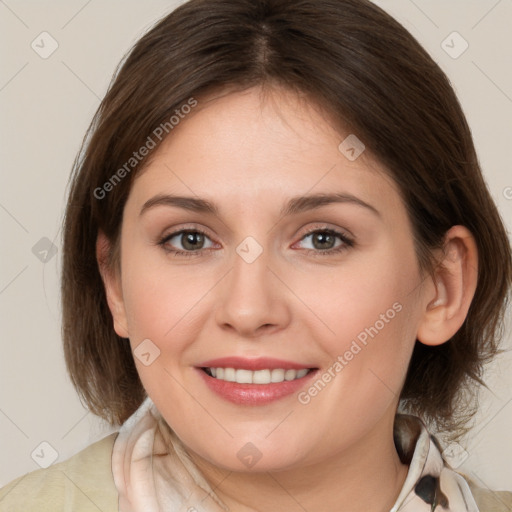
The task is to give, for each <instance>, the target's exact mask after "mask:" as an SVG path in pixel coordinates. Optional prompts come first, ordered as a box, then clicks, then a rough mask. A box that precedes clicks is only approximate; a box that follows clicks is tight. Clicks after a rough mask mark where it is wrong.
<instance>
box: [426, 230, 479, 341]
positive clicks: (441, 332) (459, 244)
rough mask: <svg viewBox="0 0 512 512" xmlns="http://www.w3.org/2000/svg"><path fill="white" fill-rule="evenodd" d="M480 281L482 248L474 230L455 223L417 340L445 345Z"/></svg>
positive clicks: (431, 287) (430, 289)
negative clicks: (475, 238)
mask: <svg viewBox="0 0 512 512" xmlns="http://www.w3.org/2000/svg"><path fill="white" fill-rule="evenodd" d="M477 281H478V250H477V247H476V242H475V240H474V237H473V235H472V234H471V232H470V231H469V230H468V229H467V228H466V227H464V226H453V227H452V228H451V229H450V230H448V232H447V233H446V235H445V241H444V251H443V256H442V258H441V261H440V262H439V265H438V267H437V269H436V271H435V279H434V280H433V281H431V282H430V286H428V287H425V288H426V290H427V291H426V294H425V303H426V306H425V309H424V312H423V315H422V318H421V321H420V324H419V326H418V332H417V336H416V337H417V339H418V341H420V342H421V343H423V344H425V345H441V344H442V343H445V342H446V341H448V340H449V339H450V338H451V337H452V336H453V335H454V334H455V333H456V332H457V331H458V330H459V329H460V327H461V326H462V324H463V323H464V320H465V319H466V316H467V314H468V311H469V307H470V305H471V302H472V300H473V297H474V294H475V291H476V286H477Z"/></svg>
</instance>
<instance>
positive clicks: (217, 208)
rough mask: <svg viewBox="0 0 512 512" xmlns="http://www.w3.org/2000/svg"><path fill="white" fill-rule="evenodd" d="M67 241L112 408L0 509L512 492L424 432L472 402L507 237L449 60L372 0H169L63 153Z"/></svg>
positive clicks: (79, 347) (431, 504)
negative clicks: (78, 444)
mask: <svg viewBox="0 0 512 512" xmlns="http://www.w3.org/2000/svg"><path fill="white" fill-rule="evenodd" d="M63 246H64V255H63V273H62V299H63V335H64V349H65V356H66V363H67V365H68V369H69V372H70V376H71V378H72V380H73V383H74V385H75V386H76V388H77V390H78V391H79V393H80V395H81V396H82V397H83V398H84V400H85V402H86V403H87V405H88V407H89V409H90V410H91V411H92V412H94V413H95V414H97V415H99V416H101V417H102V418H104V419H106V420H108V421H109V422H110V423H111V424H112V425H115V424H118V425H122V427H121V429H120V432H119V434H118V433H115V434H112V435H110V436H108V437H107V438H105V439H103V440H102V441H100V442H98V443H95V444H94V445H92V446H90V447H89V448H87V449H86V450H84V451H83V452H81V453H80V454H78V455H76V456H75V457H73V458H71V459H69V461H66V462H64V463H62V464H60V465H55V466H52V468H49V469H48V470H41V471H38V472H35V473H33V474H30V475H29V476H27V477H21V479H17V480H16V481H14V482H12V483H11V484H9V485H8V486H7V487H6V488H4V490H3V491H2V493H3V494H0V499H1V501H0V509H2V510H4V509H5V510H8V508H5V507H15V506H18V505H20V504H21V503H23V506H22V507H21V509H23V510H31V508H30V507H34V508H33V509H34V510H43V509H44V507H45V506H47V507H53V508H51V509H52V510H56V509H59V507H60V508H64V507H66V506H67V507H70V508H71V509H72V510H89V509H91V510H92V509H100V510H117V509H119V510H121V511H139V510H141V511H142V510H144V511H150V510H151V511H152V510H155V511H156V510H184V511H185V510H187V511H195V510H197V511H218V510H229V509H230V510H233V511H237V512H238V511H248V510H269V509H273V510H279V511H288V510H290V511H291V510H310V511H313V510H315V511H320V510H351V511H354V510H356V511H357V510H361V511H363V510H364V511H368V510H389V511H393V512H394V511H398V510H400V511H405V510H408V511H422V510H425V511H426V510H453V511H459V510H461V511H476V510H478V509H480V510H507V508H506V507H510V505H511V504H512V493H507V492H491V491H488V490H487V491H486V490H484V489H479V488H477V486H476V485H475V484H474V483H473V482H471V481H470V479H469V478H467V477H465V476H464V475H461V474H460V473H458V472H457V471H455V470H454V469H452V468H451V467H450V466H449V464H447V463H446V462H444V461H443V457H442V451H443V447H442V446H441V445H440V442H439V441H438V440H437V439H436V437H434V436H433V435H431V434H430V433H429V430H430V431H431V432H434V431H439V432H440V433H443V434H444V436H445V437H446V439H448V440H449V439H458V438H459V437H460V436H461V435H462V434H463V433H464V432H465V428H466V427H465V425H466V424H467V422H468V421H469V419H470V418H471V416H472V414H473V413H474V410H475V403H474V402H473V403H472V404H469V405H470V406H468V403H467V400H466V401H464V402H463V401H461V397H467V393H468V391H471V390H472V389H473V386H474V384H475V383H478V382H481V381H480V376H481V371H482V368H483V364H484V363H485V362H487V361H489V360H490V359H491V358H492V357H493V356H494V355H495V354H496V353H497V349H498V342H499V339H498V332H499V327H500V325H501V321H502V316H503V313H504V310H505V305H506V299H507V297H508V293H509V290H510V282H511V251H510V245H509V242H508V240H507V236H506V232H505V229H504V227H503V223H502V220H501V219H500V216H499V214H498V212H497V210H496V207H495V205H494V203H493V201H492V199H491V197H490V194H489V192H488V190H487V188H486V186H485V183H484V180H483V178H482V175H481V170H480V168H479V164H478V161H477V156H476V154H475V149H474V145H473V141H472V138H471V134H470V130H469V127H468V125H467V122H466V120H465V117H464V114H463V112H462V110H461V108H460V105H459V103H458V101H457V98H456V96H455V94H454V92H453V90H452V88H451V87H450V85H449V82H448V80H447V78H446V76H445V75H444V74H443V72H442V71H441V70H440V69H439V67H438V66H437V65H436V63H435V62H434V61H433V60H432V59H431V58H430V57H429V56H428V54H427V53H426V52H425V51H424V50H423V49H422V48H421V47H420V45H419V44H418V43H417V42H416V41H415V39H414V38H413V37H412V36H411V35H410V34H409V33H408V32H407V31H406V30H405V29H404V28H403V27H402V26H401V25H399V24H398V23H397V22H396V21H395V20H393V19H392V18H391V17H390V16H389V15H387V14H386V13H385V12H384V11H382V10H381V9H380V8H378V7H376V6H375V5H373V4H371V3H370V2H366V1H361V0H341V1H336V2H333V1H327V0H325V1H312V0H310V1H307V0H304V1H294V2H290V1H278V0H262V1H256V2H255V1H249V0H234V1H233V0H230V1H222V0H208V1H201V0H191V1H189V2H187V3H185V4H184V5H182V6H180V7H179V8H178V9H176V10H175V11H174V12H172V13H171V14H170V15H169V16H167V17H166V18H164V19H163V20H161V21H160V22H159V23H158V24H157V25H156V26H155V27H154V28H153V29H152V30H150V31H149V32H148V33H147V34H146V35H145V36H144V37H142V38H141V40H140V41H139V42H138V43H137V44H136V45H135V47H134V49H133V50H132V52H131V53H130V54H129V56H128V57H127V58H126V60H125V61H124V63H123V65H122V67H121V68H120V70H119V72H118V74H117V75H116V77H115V79H114V81H113V82H112V85H111V87H110V89H109V91H108V92H107V95H106V97H105V98H104V100H103V102H102V104H101V106H100V108H99V110H98V112H97V114H96V116H95V118H94V120H93V123H92V125H91V128H90V131H89V132H88V136H87V139H86V142H85V144H84V147H83V150H82V152H81V153H80V155H79V156H78V157H77V159H76V163H75V168H74V173H73V176H72V182H71V189H70V194H69V200H68V205H67V210H66V219H65V225H64V242H63ZM471 405H472V407H471ZM2 507H4V508H2ZM94 507H96V508H94ZM48 509H50V508H48ZM9 510H10V508H9Z"/></svg>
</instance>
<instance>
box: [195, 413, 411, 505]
mask: <svg viewBox="0 0 512 512" xmlns="http://www.w3.org/2000/svg"><path fill="white" fill-rule="evenodd" d="M393 419H394V415H393V417H391V418H390V417H389V416H387V417H384V418H383V419H382V421H381V422H380V423H379V424H378V425H376V426H375V428H374V429H373V430H372V431H370V432H369V433H368V434H367V435H366V436H364V438H361V439H359V440H358V442H357V443H356V444H355V445H352V446H350V447H349V448H348V449H345V450H343V451H342V452H339V453H334V454H333V455H332V456H330V457H329V458H328V459H324V460H322V461H321V462H319V463H316V464H310V465H305V466H300V467H295V468H293V469H288V470H284V471H275V472H230V471H227V470H223V469H220V468H218V467H216V466H213V465H212V464H211V463H209V462H208V461H206V460H204V459H202V458H200V457H198V455H197V454H194V453H191V456H192V457H193V459H194V461H195V462H196V464H197V466H198V467H199V469H200V470H201V471H202V473H203V475H204V476H205V478H206V480H207V481H208V482H209V483H210V485H211V487H212V488H213V489H215V493H216V494H217V495H218V497H219V498H220V499H221V500H222V501H223V502H224V503H225V504H226V505H227V506H228V507H229V509H230V510H231V511H233V512H260V511H266V510H280V511H283V512H292V511H303V510H311V511H313V510H314V511H315V512H327V511H329V512H332V511H334V510H335V511H345V510H350V512H381V511H382V512H385V511H389V510H390V509H391V507H392V506H393V504H394V503H395V501H396V499H397V497H398V494H399V493H400V490H401V488H402V486H403V483H404V481H405V478H406V476H407V471H408V466H407V465H405V464H402V463H401V461H400V458H399V456H398V453H397V451H396V448H395V444H394V441H393ZM219 477H220V478H219ZM219 482H221V483H220V484H219Z"/></svg>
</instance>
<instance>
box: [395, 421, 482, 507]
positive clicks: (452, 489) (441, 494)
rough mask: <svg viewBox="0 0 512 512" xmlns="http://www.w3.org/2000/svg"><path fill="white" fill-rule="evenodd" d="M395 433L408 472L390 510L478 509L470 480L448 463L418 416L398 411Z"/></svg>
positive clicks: (396, 442)
mask: <svg viewBox="0 0 512 512" xmlns="http://www.w3.org/2000/svg"><path fill="white" fill-rule="evenodd" d="M393 434H394V440H395V446H396V448H397V451H398V454H399V456H400V460H401V461H402V463H404V464H408V465H409V471H408V473H407V477H406V479H405V482H404V484H403V486H402V490H401V491H400V494H399V495H398V498H397V500H396V501H395V504H394V505H393V508H392V509H391V510H390V512H398V511H400V512H423V511H425V512H434V511H436V512H438V511H440V510H443V511H451V512H478V507H477V504H476V503H475V500H474V498H473V495H472V494H471V491H470V489H469V486H468V483H467V482H466V480H465V479H464V478H463V477H462V476H461V475H460V474H459V473H456V472H455V471H454V470H453V469H452V468H450V467H449V466H448V465H447V464H446V463H445V461H444V459H443V457H442V455H441V446H440V445H439V442H438V440H437V439H436V438H435V437H434V436H433V435H432V434H430V433H429V432H428V430H427V428H426V426H425V424H424V423H423V422H422V421H421V420H420V419H419V418H418V417H416V416H411V415H406V414H397V415H396V418H395V425H394V432H393Z"/></svg>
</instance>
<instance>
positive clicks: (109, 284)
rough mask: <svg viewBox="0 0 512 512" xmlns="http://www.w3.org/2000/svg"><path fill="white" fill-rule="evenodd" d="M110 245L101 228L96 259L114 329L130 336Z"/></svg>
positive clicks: (120, 333)
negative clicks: (111, 257)
mask: <svg viewBox="0 0 512 512" xmlns="http://www.w3.org/2000/svg"><path fill="white" fill-rule="evenodd" d="M110 246H111V243H110V240H109V239H108V238H107V236H106V235H105V234H104V233H103V232H102V231H101V230H99V231H98V237H97V239H96V260H97V262H98V268H99V271H100V274H101V278H102V280H103V285H104V287H105V294H106V297H107V303H108V307H109V309H110V312H111V313H112V318H113V322H114V330H115V331H116V333H117V335H118V336H120V337H121V338H129V334H128V329H127V327H126V326H127V322H126V311H125V307H124V300H123V293H122V287H121V276H120V275H119V273H118V272H117V271H116V269H114V268H111V267H110V265H109V264H108V261H109V259H108V254H109V251H110Z"/></svg>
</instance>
